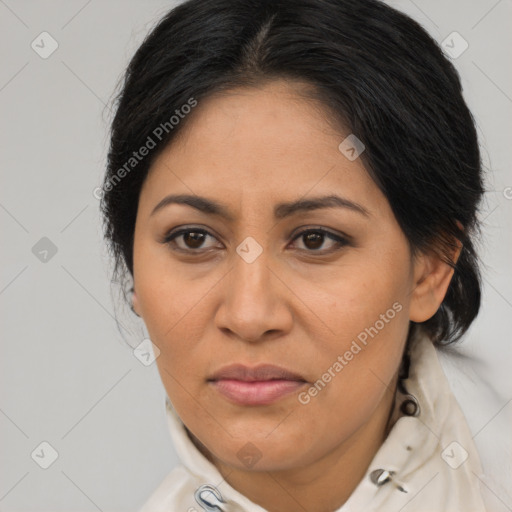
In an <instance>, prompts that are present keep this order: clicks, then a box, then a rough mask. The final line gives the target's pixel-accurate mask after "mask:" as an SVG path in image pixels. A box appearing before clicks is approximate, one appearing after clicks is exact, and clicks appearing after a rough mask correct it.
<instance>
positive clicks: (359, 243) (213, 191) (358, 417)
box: [134, 82, 419, 470]
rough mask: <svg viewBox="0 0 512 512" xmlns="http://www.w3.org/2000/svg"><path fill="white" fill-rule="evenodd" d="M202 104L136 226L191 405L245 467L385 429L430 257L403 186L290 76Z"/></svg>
mask: <svg viewBox="0 0 512 512" xmlns="http://www.w3.org/2000/svg"><path fill="white" fill-rule="evenodd" d="M190 115H191V116H192V115H193V116H194V117H192V118H191V119H189V121H191V123H190V124H188V125H187V126H186V131H184V132H183V133H181V134H180V137H179V138H178V139H176V140H175V141H174V143H173V145H172V146H169V147H168V148H167V149H166V150H165V151H164V152H163V153H161V154H160V155H159V157H158V158H157V159H156V160H155V162H154V164H153V165H152V168H151V170H150V173H149V175H148V178H147V180H146V181H145V183H144V186H143V189H142V191H141V194H140V201H139V206H138V213H137V220H136V228H135V240H134V285H135V286H134V288H135V296H134V306H135V309H136V311H137V312H138V313H139V314H140V315H141V316H142V317H143V319H144V322H145V324H146V326H147V329H148V333H149V335H150V338H151V340H152V341H153V343H154V344H155V345H156V346H157V347H158V348H159V350H160V356H159V357H158V359H157V365H158V369H159V372H160V375H161V378H162V381H163V384H164V386H165V389H166V391H167V394H168V396H169V398H170V399H171V402H172V403H173V405H174V407H175V409H176V411H177V412H178V414H179V416H180V417H181V418H182V420H183V422H184V423H185V425H186V426H187V427H188V429H189V430H190V431H191V432H192V434H193V435H194V436H195V437H196V438H197V439H199V441H200V442H201V443H202V444H203V445H204V447H206V449H207V452H209V456H211V457H212V458H213V460H217V461H220V462H221V463H222V464H225V465H229V466H231V467H233V468H235V469H238V470H243V469H252V468H254V469H255V470H256V469H257V470H279V469H291V468H296V467H303V466H306V465H308V464H311V463H313V462H315V461H318V460H320V459H322V458H323V457H326V456H327V454H329V453H333V452H335V451H336V450H344V451H346V450H348V449H349V447H350V446H351V445H352V444H354V443H357V441H356V440H357V439H360V440H361V439H364V438H365V436H368V435H369V433H371V432H373V437H375V436H376V435H378V434H377V433H378V432H382V426H383V421H384V420H385V419H386V418H387V414H388V412H389V409H390V406H391V399H392V390H393V387H394V383H395V381H396V372H397V369H398V367H399V363H400V359H401V355H402V351H403V347H404V343H405V339H406V335H407V332H408V325H409V319H410V317H411V308H412V307H414V304H413V302H414V300H415V299H414V294H413V293H412V292H413V289H414V287H415V283H416V281H417V280H418V272H419V270H418V268H417V265H416V262H415V260H414V259H413V258H411V253H410V250H409V246H408V243H407V240H406V238H405V236H404V234H403V232H402V230H401V229H400V227H399V225H398V223H397V221H396V219H395V217H394V215H393V213H392V211H391V209H390V205H389V203H388V201H387V200H386V198H385V196H384V195H383V194H382V193H381V192H380V190H379V189H378V188H377V186H376V185H375V183H374V182H373V181H372V180H371V179H370V177H369V176H368V174H367V172H366V171H365V169H364V167H363V164H362V162H361V160H360V158H355V159H354V155H355V156H357V155H356V153H354V152H351V151H350V149H349V148H348V150H347V147H345V146H342V149H344V152H342V151H341V150H340V149H339V145H340V143H341V142H342V141H343V140H344V139H345V138H346V136H348V135H349V134H348V133H346V134H344V135H340V134H339V133H337V132H334V131H333V129H332V128H330V127H329V125H328V124H327V122H326V121H325V119H324V118H323V116H322V112H321V110H320V109H315V108H313V106H312V104H311V103H308V102H306V101H305V100H304V99H301V98H300V97H299V96H297V95H295V94H294V91H293V89H292V88H290V85H287V84H286V83H284V82H273V83H269V84H267V85H265V86H262V87H261V88H258V89H256V88H255V89H237V90H233V91H230V93H229V94H228V95H225V96H216V97H210V98H209V99H208V100H204V101H202V102H200V103H199V105H198V106H197V107H196V108H195V110H194V111H193V113H192V114H190ZM349 157H350V158H349ZM170 195H186V196H191V198H192V200H193V201H194V202H195V205H196V206H192V205H190V204H186V203H185V202H183V203H174V202H171V201H170V200H169V201H166V204H165V205H162V203H161V201H163V200H164V199H165V198H166V197H168V196H170ZM327 196H330V197H331V198H335V197H337V198H338V199H331V200H327V199H324V198H326V197H327ZM207 202H208V203H207ZM210 203H212V204H214V205H215V207H213V206H208V205H209V204H210ZM159 204H160V207H159V208H157V209H156V210H155V207H156V206H157V205H159ZM224 214H226V215H224ZM178 230H183V232H181V234H177V235H176V236H175V237H173V236H172V235H173V234H174V233H175V232H176V231H178ZM306 230H307V232H306V234H304V232H305V231H306ZM166 238H167V242H166V241H165V240H166ZM234 365H239V366H234ZM262 365H273V366H275V367H278V368H279V369H281V370H282V371H280V370H276V369H275V368H274V369H273V368H270V369H268V368H267V369H264V368H263V369H261V367H262ZM381 441H382V440H381V439H378V440H377V441H376V442H381ZM351 443H352V444H351Z"/></svg>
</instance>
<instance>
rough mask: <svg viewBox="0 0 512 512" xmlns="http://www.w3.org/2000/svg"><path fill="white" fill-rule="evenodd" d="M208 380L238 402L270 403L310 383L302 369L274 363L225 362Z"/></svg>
mask: <svg viewBox="0 0 512 512" xmlns="http://www.w3.org/2000/svg"><path fill="white" fill-rule="evenodd" d="M208 382H209V383H210V385H211V386H213V387H214V389H216V390H217V391H218V392H219V393H220V394H222V395H223V396H224V397H225V398H227V399H228V400H229V401H231V402H233V403H236V404H238V405H269V404H271V403H273V402H276V401H277V400H280V399H281V398H284V397H285V396H287V395H289V394H290V393H293V392H294V391H297V390H298V389H300V388H301V387H302V386H304V385H305V384H307V381H306V380H305V379H304V377H302V376H301V375H299V374H298V373H295V372H292V371H290V370H287V369H286V368H282V367H280V366H275V365H271V364H262V365H259V366H256V367H254V368H250V367H248V366H244V365H241V364H234V365H229V366H225V367H224V368H221V369H220V370H219V371H218V372H216V373H214V374H213V375H212V376H211V377H210V378H209V379H208Z"/></svg>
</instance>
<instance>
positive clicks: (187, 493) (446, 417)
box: [140, 334, 512, 512]
mask: <svg viewBox="0 0 512 512" xmlns="http://www.w3.org/2000/svg"><path fill="white" fill-rule="evenodd" d="M414 341H415V343H413V344H412V345H411V353H410V354H411V359H410V361H411V364H410V370H409V377H408V378H407V379H406V380H405V381H404V384H405V388H406V389H405V390H402V391H398V393H397V401H396V403H395V408H394V412H393V414H394V425H393V427H392V429H391V431H390V433H389V435H388V437H387V438H386V440H385V442H384V443H383V444H382V446H381V447H380V449H379V450H378V452H377V453H376V454H375V456H374V458H373V460H372V462H371V464H370V466H369V468H368V470H367V473H366V475H365V477H364V478H363V479H362V480H361V482H360V483H359V484H358V486H357V487H356V489H355V490H354V491H353V493H352V494H351V496H350V498H349V499H348V500H347V501H346V502H345V504H344V505H343V506H341V507H340V508H339V509H337V510H336V511H333V512H363V511H364V512H371V511H375V512H377V511H378V512H413V511H414V512H420V511H421V512H485V511H487V512H495V511H496V512H498V511H500V512H501V511H502V510H503V511H506V510H512V499H511V498H510V496H507V495H505V494H504V493H505V490H504V489H503V488H502V487H500V485H499V484H497V483H495V482H493V481H492V480H491V479H490V478H489V476H488V475H486V474H484V473H483V471H482V467H481V466H482V462H481V459H480V457H479V453H478V452H477V448H476V446H475V442H474V440H473V439H472V435H471V432H470V429H469V426H468V422H467V420H466V417H465V416H464V414H463V412H462V410H461V408H460V407H459V404H458V402H457V400H456V398H455V396H454V394H453V392H452V390H451V388H450V386H449V384H448V381H447V378H446V376H445V373H444V371H443V368H442V366H441V364H440V361H439V359H438V354H437V350H436V348H435V347H434V346H433V344H432V342H431V341H430V340H429V338H428V337H426V336H425V335H423V334H418V335H417V337H416V339H415V340H414ZM443 357H448V356H443ZM444 364H445V365H447V366H449V363H444ZM457 382H458V383H459V384H460V383H461V382H462V385H463V386H464V385H465V384H467V382H464V378H462V380H461V379H460V378H458V380H457ZM473 383H474V380H473ZM407 392H408V394H405V393H407ZM407 400H409V402H408V405H409V408H410V407H411V406H413V407H412V408H414V404H416V405H419V408H417V410H416V415H405V414H404V413H402V412H400V407H401V406H402V404H403V403H404V401H407ZM410 400H412V402H410ZM410 412H412V410H411V409H410V410H409V413H410ZM166 414H167V418H168V425H169V429H170V434H171V437H172V440H173V443H174V446H175V449H176V451H177V453H178V456H179V458H180V459H181V462H182V465H180V466H178V467H177V468H175V469H174V470H173V471H171V473H170V474H169V475H168V476H167V477H166V478H165V479H164V480H163V481H162V482H161V484H160V485H159V486H158V488H157V489H156V490H155V491H154V493H153V494H152V495H151V497H150V498H149V500H148V501H147V502H146V503H145V505H144V506H143V507H142V509H141V510H140V512H201V511H203V510H206V511H217V512H221V511H222V512H265V509H263V508H262V507H260V506H258V505H256V504H255V503H254V502H252V501H250V500H249V499H248V498H246V497H245V496H244V495H242V494H241V493H239V492H238V491H237V490H235V489H234V488H232V487H231V486H230V485H229V484H228V483H227V482H226V481H225V480H224V479H223V477H222V476H221V474H220V473H219V471H218V470H217V469H216V467H215V466H214V465H213V464H212V463H211V462H209V461H208V460H207V459H206V457H204V456H203V455H202V454H201V452H200V451H199V450H198V449H197V448H196V447H195V445H194V444H193V443H192V441H191V440H190V438H189V437H188V435H187V433H186V430H185V428H184V425H183V423H182V422H181V420H180V419H179V417H178V415H177V414H176V412H175V411H174V409H173V408H172V406H171V404H170V402H169V400H168V399H166ZM507 435H508V436H509V435H510V434H507ZM495 444H496V445H499V443H498V440H497V441H496V443H495ZM505 449H506V448H505ZM502 460H503V457H502ZM487 462H488V463H489V464H492V461H487ZM486 469H487V468H486ZM506 470H507V471H508V476H510V470H509V468H506ZM502 481H504V480H503V479H502ZM511 483H512V482H511ZM484 499H485V505H484Z"/></svg>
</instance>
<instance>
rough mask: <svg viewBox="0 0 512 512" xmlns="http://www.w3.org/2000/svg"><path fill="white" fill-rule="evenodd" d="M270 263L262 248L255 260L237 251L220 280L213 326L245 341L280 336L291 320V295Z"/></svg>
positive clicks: (290, 323)
mask: <svg viewBox="0 0 512 512" xmlns="http://www.w3.org/2000/svg"><path fill="white" fill-rule="evenodd" d="M279 274H280V273H279V270H278V268H277V265H272V262H271V261H270V258H269V257H267V254H266V251H263V252H262V253H261V254H260V255H259V256H258V257H257V258H256V260H254V261H252V262H250V263H249V262H248V261H245V260H244V259H243V258H242V257H239V256H238V254H236V255H235V257H234V262H233V266H232V268H231V270H230V271H229V272H228V273H227V275H226V276H225V277H224V279H223V280H222V281H221V283H220V284H221V286H222V288H221V303H220V305H219V307H218V309H217V311H216V314H215V323H216V326H217V328H219V329H221V330H223V331H224V332H225V334H228V335H230V336H231V337H235V338H238V339H241V340H244V341H248V342H258V341H263V340H266V339H269V338H275V337H279V336H282V335H283V334H285V333H287V332H289V331H290V330H291V327H292V323H293V314H292V311H291V301H290V298H291V297H292V296H293V294H292V292H291V291H290V289H289V288H288V287H287V286H286V284H285V282H284V279H283V276H280V275H279Z"/></svg>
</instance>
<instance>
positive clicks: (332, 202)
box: [150, 194, 370, 222]
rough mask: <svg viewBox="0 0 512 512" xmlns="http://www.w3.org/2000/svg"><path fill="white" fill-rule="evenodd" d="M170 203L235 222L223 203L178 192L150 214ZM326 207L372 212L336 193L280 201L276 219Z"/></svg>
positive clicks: (367, 215)
mask: <svg viewBox="0 0 512 512" xmlns="http://www.w3.org/2000/svg"><path fill="white" fill-rule="evenodd" d="M170 204H184V205H188V206H191V207H192V208H195V209H196V210H199V211H201V212H203V213H206V214H209V215H215V216H218V217H222V218H224V219H225V220H228V221H230V222H234V220H235V217H234V215H233V214H232V213H231V212H230V211H229V210H228V209H227V208H226V207H225V206H224V205H222V204H220V203H218V202H216V201H213V200H212V199H208V198H206V197H201V196H196V195H189V194H177V195H168V196H166V197H164V198H163V199H162V200H161V201H160V202H159V203H158V204H157V205H156V206H155V207H154V208H153V211H152V212H151V214H150V216H152V215H154V214H155V213H156V212H158V211H159V210H161V209H162V208H164V207H166V206H168V205H170ZM324 208H346V209H349V210H352V211H354V212H357V213H360V214H362V215H364V216H366V217H370V213H369V212H368V210H367V209H366V208H364V207H363V206H361V205H360V204H358V203H355V202H354V201H350V200H349V199H346V198H344V197H340V196H338V195H335V194H331V195H328V196H321V197H314V198H311V199H299V200H297V201H291V202H284V203H279V204H277V205H276V206H275V207H274V217H275V218H276V219H284V218H286V217H290V216H292V215H295V214H297V213H302V212H305V211H313V210H321V209H324Z"/></svg>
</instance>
